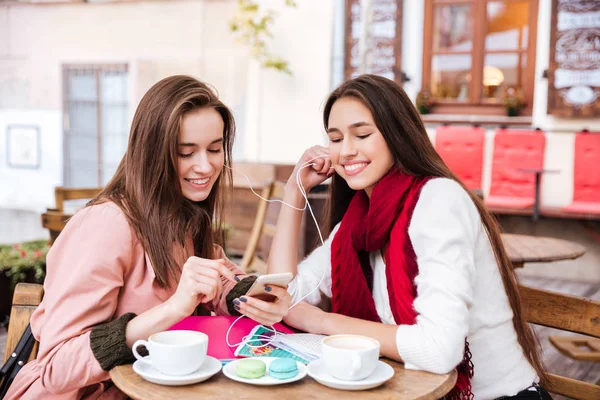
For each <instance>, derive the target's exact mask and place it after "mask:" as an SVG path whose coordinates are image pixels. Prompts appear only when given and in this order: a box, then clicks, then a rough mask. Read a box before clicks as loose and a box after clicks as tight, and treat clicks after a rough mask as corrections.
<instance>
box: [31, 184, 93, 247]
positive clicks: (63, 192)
mask: <svg viewBox="0 0 600 400" xmlns="http://www.w3.org/2000/svg"><path fill="white" fill-rule="evenodd" d="M101 190H102V188H100V187H98V188H64V187H57V188H55V189H54V199H55V202H56V208H53V209H48V210H47V211H46V212H45V213H43V214H42V226H43V227H44V228H46V229H48V231H49V232H50V244H51V245H52V244H53V243H54V241H55V240H56V238H57V237H58V235H59V234H60V232H61V231H62V230H63V229H64V227H65V225H66V224H67V222H68V221H69V218H71V213H68V212H65V201H70V200H83V199H93V198H94V197H96V196H97V195H98V193H100V191H101Z"/></svg>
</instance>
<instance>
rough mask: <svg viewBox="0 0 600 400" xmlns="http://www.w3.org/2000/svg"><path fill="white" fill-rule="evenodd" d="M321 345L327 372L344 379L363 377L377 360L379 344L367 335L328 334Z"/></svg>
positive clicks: (370, 372) (374, 365)
mask: <svg viewBox="0 0 600 400" xmlns="http://www.w3.org/2000/svg"><path fill="white" fill-rule="evenodd" d="M321 347H322V351H323V361H324V362H325V368H326V369H327V372H329V374H330V375H332V376H333V377H335V378H337V379H341V380H344V381H357V380H360V379H365V378H366V377H367V376H369V375H371V374H372V373H373V371H374V370H375V367H376V366H377V361H378V360H379V348H380V344H379V342H378V341H377V340H375V339H373V338H370V337H367V336H360V335H334V336H329V337H326V338H324V339H323V341H322V342H321Z"/></svg>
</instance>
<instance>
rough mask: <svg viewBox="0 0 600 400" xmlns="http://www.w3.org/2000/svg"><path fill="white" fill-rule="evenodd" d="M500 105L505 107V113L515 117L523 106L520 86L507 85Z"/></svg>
mask: <svg viewBox="0 0 600 400" xmlns="http://www.w3.org/2000/svg"><path fill="white" fill-rule="evenodd" d="M502 105H504V108H506V115H508V116H509V117H516V116H517V115H519V113H520V112H521V110H522V109H523V107H525V98H524V96H523V91H522V90H521V89H520V88H515V87H509V88H508V89H506V91H505V92H504V95H503V96H502Z"/></svg>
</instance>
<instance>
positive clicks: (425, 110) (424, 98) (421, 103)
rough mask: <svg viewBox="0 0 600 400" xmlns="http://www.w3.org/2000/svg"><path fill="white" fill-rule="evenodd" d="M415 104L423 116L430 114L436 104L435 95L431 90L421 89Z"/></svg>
mask: <svg viewBox="0 0 600 400" xmlns="http://www.w3.org/2000/svg"><path fill="white" fill-rule="evenodd" d="M415 103H416V105H417V109H418V110H419V112H420V113H421V114H429V112H430V111H431V107H433V103H434V101H433V95H432V94H431V92H430V91H429V89H421V91H420V92H419V93H418V94H417V98H416V101H415Z"/></svg>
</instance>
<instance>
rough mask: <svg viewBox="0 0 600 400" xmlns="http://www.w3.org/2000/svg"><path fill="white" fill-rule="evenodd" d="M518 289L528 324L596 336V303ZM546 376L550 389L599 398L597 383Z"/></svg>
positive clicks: (599, 321) (599, 323) (599, 330)
mask: <svg viewBox="0 0 600 400" xmlns="http://www.w3.org/2000/svg"><path fill="white" fill-rule="evenodd" d="M520 291H521V297H522V300H523V306H524V310H525V313H526V316H527V321H529V322H530V323H532V324H536V325H542V326H547V327H550V328H557V329H562V330H565V331H569V332H575V333H580V334H584V335H589V336H593V337H596V338H599V337H600V318H599V317H598V316H600V302H597V301H594V300H591V299H584V298H580V297H576V296H571V295H566V294H560V293H554V292H550V291H546V290H542V289H534V288H531V287H527V286H523V285H521V287H520ZM548 375H549V382H548V387H547V389H548V390H549V391H550V392H553V393H556V394H559V395H562V396H567V397H571V398H574V399H579V400H597V399H600V385H594V384H592V383H587V382H582V381H578V380H575V379H572V378H567V377H564V376H560V375H555V374H548Z"/></svg>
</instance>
